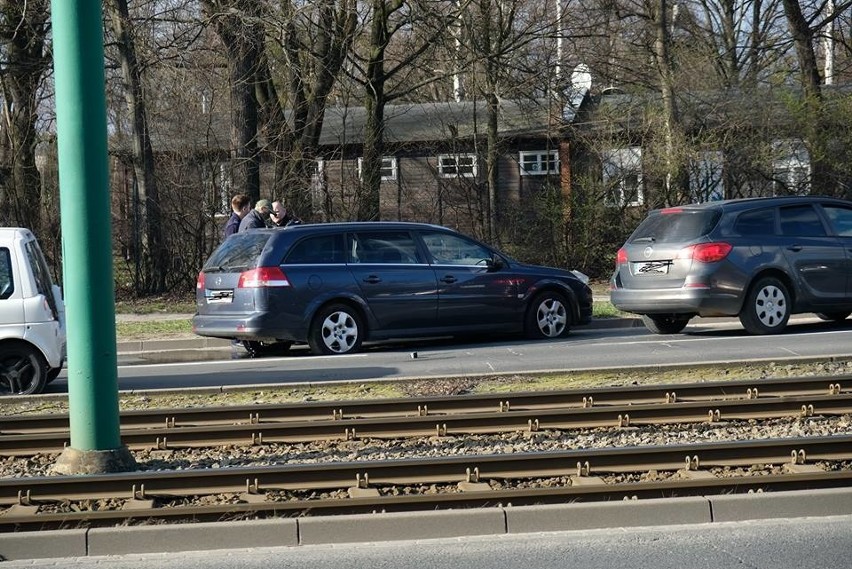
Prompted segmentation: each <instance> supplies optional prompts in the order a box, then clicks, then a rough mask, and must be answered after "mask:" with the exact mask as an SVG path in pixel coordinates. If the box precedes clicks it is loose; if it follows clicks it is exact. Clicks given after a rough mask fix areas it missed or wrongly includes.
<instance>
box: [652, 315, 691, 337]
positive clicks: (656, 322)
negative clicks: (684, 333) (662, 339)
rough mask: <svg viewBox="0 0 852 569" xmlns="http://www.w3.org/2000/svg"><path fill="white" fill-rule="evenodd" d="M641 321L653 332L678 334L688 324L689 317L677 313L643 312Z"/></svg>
mask: <svg viewBox="0 0 852 569" xmlns="http://www.w3.org/2000/svg"><path fill="white" fill-rule="evenodd" d="M642 323H643V324H644V325H645V328H647V329H648V330H649V331H651V332H653V333H654V334H679V333H680V332H681V330H683V329H684V328H686V325H687V324H689V317H688V316H681V315H679V314H643V315H642Z"/></svg>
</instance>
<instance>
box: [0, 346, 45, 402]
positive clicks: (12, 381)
mask: <svg viewBox="0 0 852 569" xmlns="http://www.w3.org/2000/svg"><path fill="white" fill-rule="evenodd" d="M46 384H47V361H45V359H44V356H42V355H41V353H40V352H39V351H38V350H36V349H35V348H33V347H32V346H28V345H26V344H9V345H6V346H2V347H0V394H7V395H31V394H33V393H41V392H42V391H43V390H44V386H45V385H46Z"/></svg>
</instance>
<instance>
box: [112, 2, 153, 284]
mask: <svg viewBox="0 0 852 569" xmlns="http://www.w3.org/2000/svg"><path fill="white" fill-rule="evenodd" d="M105 8H106V10H107V12H108V14H109V20H110V22H111V25H112V32H113V34H115V37H116V43H117V47H118V54H119V59H120V61H121V70H122V75H123V77H124V97H125V100H126V101H127V108H128V111H129V112H130V115H131V117H132V121H131V124H132V129H133V131H132V140H133V172H134V182H135V184H136V189H137V191H136V196H137V197H136V200H137V203H136V204H135V205H136V208H137V211H138V217H139V219H140V220H141V222H142V223H141V225H142V227H143V228H144V230H143V232H142V242H141V245H142V250H141V251H137V254H141V255H142V263H141V264H142V274H141V275H140V276H141V279H140V281H141V282H140V284H141V287H140V292H143V293H154V294H159V293H162V292H164V291H165V289H166V268H165V263H166V259H167V257H168V255H167V252H166V249H165V243H164V238H163V232H162V215H161V204H160V194H159V188H158V187H157V178H156V176H155V173H154V149H153V146H152V144H151V135H150V132H149V127H148V108H147V103H146V98H145V93H144V90H143V77H142V67H141V65H140V63H139V60H138V58H137V53H136V42H135V39H134V35H135V34H134V30H133V29H132V21H131V19H130V13H129V10H128V6H127V0H109V1H108V2H106V4H105Z"/></svg>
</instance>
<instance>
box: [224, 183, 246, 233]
mask: <svg viewBox="0 0 852 569" xmlns="http://www.w3.org/2000/svg"><path fill="white" fill-rule="evenodd" d="M231 210H232V211H231V217H229V218H228V223H226V224H225V239H227V238H228V237H229V236H231V235H233V234H234V233H236V232H237V231H239V230H240V222H241V221H242V220H243V218H244V217H245V216H246V215H248V212H249V211H251V199H250V198H249V197H248V196H247V195H245V194H237V195H235V196H234V197H232V198H231Z"/></svg>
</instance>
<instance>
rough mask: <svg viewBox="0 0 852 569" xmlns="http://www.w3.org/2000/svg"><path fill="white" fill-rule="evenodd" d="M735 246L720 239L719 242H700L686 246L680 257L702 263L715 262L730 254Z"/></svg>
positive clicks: (679, 254)
mask: <svg viewBox="0 0 852 569" xmlns="http://www.w3.org/2000/svg"><path fill="white" fill-rule="evenodd" d="M731 249H733V246H732V245H731V244H730V243H725V242H724V241H720V242H718V243H698V244H697V245H690V246H689V247H684V248H683V249H681V250H680V253H678V258H679V259H693V260H695V261H698V262H700V263H715V262H717V261H721V260H722V259H724V258H725V257H727V256H728V253H730V252H731Z"/></svg>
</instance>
